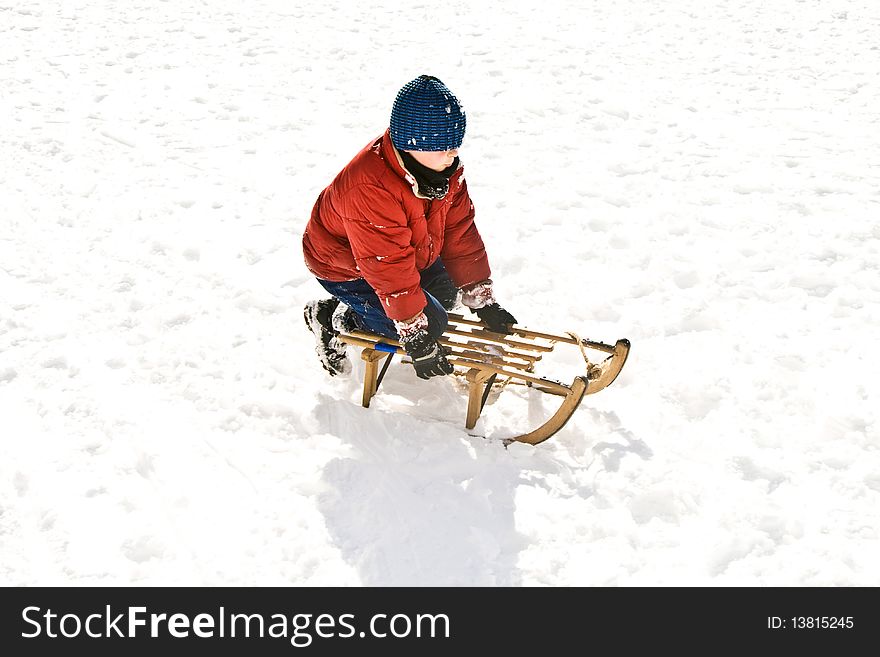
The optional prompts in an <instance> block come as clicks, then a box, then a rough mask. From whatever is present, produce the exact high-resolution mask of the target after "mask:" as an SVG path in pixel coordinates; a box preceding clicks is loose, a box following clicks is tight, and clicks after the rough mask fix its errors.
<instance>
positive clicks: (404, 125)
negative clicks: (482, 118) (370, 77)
mask: <svg viewBox="0 0 880 657" xmlns="http://www.w3.org/2000/svg"><path fill="white" fill-rule="evenodd" d="M466 125H467V120H466V117H465V114H464V108H463V107H462V106H461V103H460V102H458V98H456V97H455V95H454V94H453V93H452V92H451V91H450V90H449V87H447V86H446V85H445V84H443V83H442V82H441V81H440V80H438V79H437V78H435V77H432V76H430V75H420V76H419V77H417V78H416V79H415V80H413V81H412V82H407V83H406V84H405V85H404V86H403V88H402V89H401V90H400V91H399V92H398V93H397V98H396V99H395V100H394V107H393V108H392V109H391V143H393V144H394V146H395V148H397V149H398V150H404V151H449V150H452V149H454V148H458V147H459V146H461V142H462V140H463V139H464V129H465V126H466Z"/></svg>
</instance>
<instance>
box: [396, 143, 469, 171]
mask: <svg viewBox="0 0 880 657" xmlns="http://www.w3.org/2000/svg"><path fill="white" fill-rule="evenodd" d="M407 153H409V154H410V155H412V156H413V158H414V159H415V161H416V162H418V163H419V164H421V165H422V166H426V167H428V168H429V169H432V170H434V171H443V170H444V169H448V168H449V167H450V166H452V163H453V162H454V161H455V158H456V157H458V149H457V148H453V149H452V150H449V151H407Z"/></svg>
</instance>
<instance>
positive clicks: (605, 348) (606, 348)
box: [449, 313, 614, 354]
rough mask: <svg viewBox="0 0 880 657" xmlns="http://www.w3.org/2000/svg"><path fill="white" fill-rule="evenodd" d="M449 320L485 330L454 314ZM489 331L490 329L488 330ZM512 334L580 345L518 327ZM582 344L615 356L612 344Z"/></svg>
mask: <svg viewBox="0 0 880 657" xmlns="http://www.w3.org/2000/svg"><path fill="white" fill-rule="evenodd" d="M449 318H450V319H451V320H452V321H454V322H455V323H457V324H466V325H468V326H478V327H482V328H485V324H483V323H482V322H479V321H476V320H473V319H467V318H465V317H462V316H461V315H455V314H453V313H449ZM486 330H488V329H486ZM510 330H511V333H515V334H516V335H520V336H522V337H524V338H543V339H544V340H552V341H554V342H564V343H566V344H578V341H577V340H576V339H574V338H573V337H571V336H570V335H556V334H554V333H543V332H542V331H532V330H531V329H525V328H520V327H518V326H512V327H511V329H510ZM495 335H503V334H502V333H496V334H495ZM580 344H582V345H584V346H585V347H589V348H591V349H596V350H597V351H604V352H605V353H609V354H613V353H614V346H613V345H610V344H605V343H604V342H596V341H595V340H586V339H582V340H581V341H580Z"/></svg>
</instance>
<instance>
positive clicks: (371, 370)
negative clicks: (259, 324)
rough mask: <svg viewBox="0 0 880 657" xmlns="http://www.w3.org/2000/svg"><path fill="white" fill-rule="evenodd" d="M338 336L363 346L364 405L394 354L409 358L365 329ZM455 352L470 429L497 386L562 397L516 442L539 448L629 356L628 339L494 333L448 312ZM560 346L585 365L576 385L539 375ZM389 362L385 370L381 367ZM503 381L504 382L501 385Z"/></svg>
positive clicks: (446, 339)
mask: <svg viewBox="0 0 880 657" xmlns="http://www.w3.org/2000/svg"><path fill="white" fill-rule="evenodd" d="M338 338H339V339H340V340H341V341H342V342H345V343H346V344H349V345H352V346H354V347H361V348H362V351H361V358H362V359H363V360H364V362H365V364H366V370H365V374H364V394H363V402H362V403H363V405H364V407H365V408H367V407H369V405H370V400H371V399H372V398H373V396H374V395H375V394H376V392H377V391H378V389H379V384H380V383H381V382H382V377H384V376H385V372H386V371H387V369H388V365H389V364H390V363H391V360H392V358H393V356H394V354H401V355H405V352H404V351H403V349H402V348H401V346H400V344H399V343H398V342H397V341H396V340H392V339H390V338H386V337H384V336H380V335H376V334H374V333H368V332H365V331H357V330H354V331H350V332H347V333H340V334H339V336H338ZM439 342H440V344H442V345H444V346H445V347H447V348H448V349H449V350H450V353H449V355H448V356H447V360H448V361H449V362H450V363H451V364H452V365H454V366H455V372H454V373H455V374H456V375H459V376H463V377H465V379H466V381H467V383H468V408H467V418H466V420H465V426H466V427H467V428H468V429H473V428H474V426H476V424H477V420H478V419H479V417H480V413H481V412H482V410H483V406H484V405H485V404H486V400H487V399H488V397H489V392H490V391H491V389H492V386H493V384H494V385H501V386H502V387H503V386H506V385H508V384H513V385H524V386H529V387H531V388H534V389H535V390H539V391H541V392H543V393H547V394H550V395H557V396H560V397H563V401H562V405H561V406H560V407H559V409H558V410H557V411H556V412H555V413H554V414H553V415H552V416H551V417H550V419H549V420H547V421H546V422H545V423H544V424H542V425H541V426H540V427H538V428H537V429H535V430H534V431H530V432H529V433H526V434H523V435H521V436H516V437H515V438H511V439H510V442H513V441H519V442H524V443H529V444H531V445H537V444H538V443H541V442H543V441H545V440H547V439H548V438H550V436H552V435H553V434H555V433H556V432H557V431H559V430H560V429H561V428H562V427H563V426H565V423H566V422H568V419H569V418H570V417H571V416H572V414H573V413H574V412H575V410H576V409H577V407H578V405H579V404H580V403H581V399H583V396H584V395H591V394H595V393H597V392H599V391H600V390H603V389H605V388H607V387H608V386H609V385H611V383H612V382H614V380H615V379H616V378H617V375H618V374H620V371H621V369H623V365H624V363H626V358H627V356H628V355H629V348H630V343H629V340H626V339H623V340H618V341H617V342H616V343H615V344H614V345H609V344H605V343H603V342H595V341H593V340H585V339H583V338H581V337H579V336H578V335H576V334H574V333H566V334H565V335H555V334H552V333H544V332H541V331H531V330H529V329H526V328H523V327H520V326H514V327H513V328H512V333H511V335H504V334H502V333H494V332H492V331H489V330H488V329H487V328H486V327H485V325H484V324H483V323H482V322H480V321H477V320H475V319H467V318H465V317H462V316H461V315H456V314H453V313H450V314H449V326H448V327H447V329H446V332H445V333H444V334H443V336H442V337H441V339H440V340H439ZM558 344H568V345H573V346H575V347H577V348H578V349H579V350H580V353H581V355H582V356H583V359H584V361H585V363H586V373H585V374H584V375H580V376H576V377H575V378H574V380H573V381H572V382H571V384H568V385H566V384H564V383H561V382H559V381H555V380H553V379H548V378H545V377H542V376H538V375H537V374H536V373H535V369H536V365H537V363H539V361H540V360H541V358H542V356H543V355H545V354H547V353H549V352H551V351H553V350H554V348H555V347H556V346H557V345H558ZM588 350H592V351H595V352H599V353H600V354H603V355H604V359H603V360H601V361H599V362H593V361H592V360H590V358H589V356H588ZM383 361H384V364H383V365H382V368H381V370H380V369H379V366H380V364H381V363H382V362H383ZM499 378H502V379H503V381H502V383H500V384H498V383H496V382H497V380H498V379H499Z"/></svg>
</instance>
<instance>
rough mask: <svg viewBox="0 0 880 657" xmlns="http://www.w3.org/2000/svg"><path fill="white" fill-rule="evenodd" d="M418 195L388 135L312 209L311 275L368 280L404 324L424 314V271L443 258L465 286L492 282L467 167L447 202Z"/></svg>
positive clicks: (455, 177)
mask: <svg viewBox="0 0 880 657" xmlns="http://www.w3.org/2000/svg"><path fill="white" fill-rule="evenodd" d="M416 189H417V186H416V182H415V179H414V178H413V177H412V175H411V174H410V173H409V172H408V171H407V170H406V169H405V168H404V167H403V163H402V160H401V159H400V155H399V154H398V152H397V151H396V150H395V148H394V146H393V145H392V144H391V136H390V134H389V132H388V131H386V132H385V134H384V135H383V136H381V137H379V138H378V139H376V140H374V141H372V142H370V143H369V144H367V146H366V147H365V148H364V149H363V150H362V151H361V152H360V153H358V154H357V155H356V156H355V158H354V159H353V160H352V161H351V162H350V163H349V164H348V165H347V166H346V167H345V168H344V169H343V170H342V171H341V172H340V173H339V175H337V176H336V178H335V179H334V180H333V182H332V183H330V185H329V186H328V187H327V188H326V189H325V190H324V191H322V192H321V194H320V195H319V196H318V200H317V202H316V203H315V207H314V208H313V209H312V217H311V219H310V220H309V223H308V225H307V226H306V230H305V233H304V234H303V255H304V256H305V261H306V266H307V267H308V268H309V271H311V272H312V273H313V274H314V275H315V276H317V277H318V278H321V279H324V280H327V281H350V280H355V279H358V278H363V279H365V280H366V281H367V283H369V284H370V286H371V287H372V288H373V289H374V290H375V291H376V294H377V295H378V296H379V299H380V300H381V301H382V304H383V307H384V309H385V314H386V315H388V317H389V318H391V319H397V320H401V319H408V318H410V317H412V316H413V315H417V314H418V313H419V312H421V311H422V310H423V309H424V308H425V305H426V304H427V299H425V294H424V292H422V288H421V285H420V279H419V272H420V271H422V270H424V269H427V268H428V267H429V266H430V265H431V264H433V263H434V261H435V260H437V258H438V257H441V258H443V263H444V264H445V265H446V269H447V271H448V272H449V276H450V277H451V278H452V282H453V283H455V284H456V285H457V286H458V287H465V286H467V285H470V284H472V283H477V282H479V281H483V280H486V279H487V278H489V276H490V275H491V272H490V270H489V260H488V258H487V256H486V249H485V247H484V246H483V240H482V238H481V237H480V233H479V232H478V231H477V227H476V225H475V224H474V205H473V203H471V199H470V196H469V195H468V191H467V184H466V183H465V179H464V173H463V169H462V167H461V165H459V167H458V170H457V171H456V172H455V173H453V174H452V177H451V178H450V179H449V192H448V193H447V194H446V196H445V197H444V198H442V199H435V200H430V199H427V198H424V197H421V196H418V195H417V193H416Z"/></svg>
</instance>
